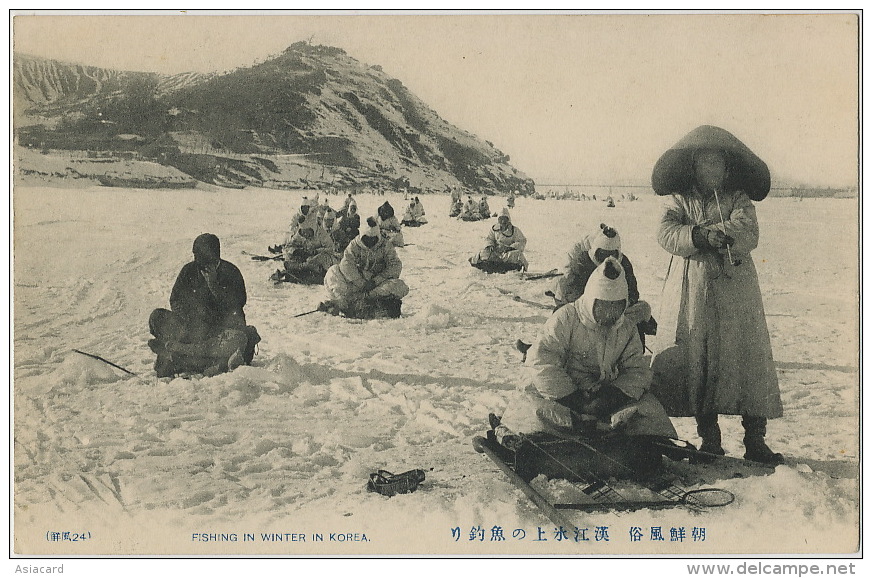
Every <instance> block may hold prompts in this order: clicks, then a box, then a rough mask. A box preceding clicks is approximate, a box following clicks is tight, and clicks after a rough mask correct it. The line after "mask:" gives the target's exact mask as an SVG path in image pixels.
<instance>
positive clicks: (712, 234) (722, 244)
mask: <svg viewBox="0 0 872 578" xmlns="http://www.w3.org/2000/svg"><path fill="white" fill-rule="evenodd" d="M705 238H706V242H707V243H708V245H709V247H711V248H712V249H726V248H727V246H732V245H733V243H735V242H736V240H735V239H733V238H732V237H730V236H729V235H727V234H726V233H724V232H723V231H719V230H718V229H709V230H708V231H706V235H705Z"/></svg>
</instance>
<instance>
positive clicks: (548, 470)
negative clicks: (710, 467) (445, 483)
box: [473, 414, 735, 528]
mask: <svg viewBox="0 0 872 578" xmlns="http://www.w3.org/2000/svg"><path fill="white" fill-rule="evenodd" d="M490 422H491V429H490V430H489V431H488V432H487V437H481V436H477V437H475V438H474V439H473V447H474V448H475V449H476V451H478V452H480V453H484V454H485V455H487V456H488V457H489V458H490V459H491V460H492V461H493V462H494V463H495V464H496V465H497V466H498V467H499V468H500V469H501V470H502V471H503V472H504V473H505V474H506V475H507V476H508V477H509V480H510V481H511V482H512V483H513V484H514V485H515V486H516V487H518V488H519V489H520V490H521V491H522V492H523V493H524V494H525V495H526V496H527V497H528V498H530V499H531V501H533V503H534V504H536V506H538V507H539V508H540V509H541V510H542V512H543V513H544V514H545V515H546V516H547V517H548V518H549V519H550V520H551V521H552V522H554V523H555V524H558V525H562V526H563V527H567V528H568V527H573V525H574V524H572V523H571V521H569V520H568V519H567V518H566V517H565V516H564V514H563V513H562V512H561V510H579V511H597V510H638V509H650V508H673V507H687V508H692V509H701V508H711V507H721V506H726V505H729V504H731V503H732V502H733V500H734V499H735V497H734V496H733V494H732V493H730V492H728V491H726V490H721V489H717V488H703V489H698V490H691V491H688V490H685V489H684V488H682V487H680V486H678V485H676V483H675V478H674V476H671V475H670V474H669V473H668V472H667V471H666V470H665V468H664V467H663V464H662V462H663V456H664V455H668V456H669V457H671V458H673V459H676V458H677V459H680V457H679V456H681V454H680V453H674V452H673V449H674V448H675V446H673V445H671V444H670V442H669V440H659V438H657V437H656V436H626V435H622V434H621V433H619V432H613V433H612V434H609V433H605V434H603V435H592V436H589V437H588V436H581V435H576V434H567V435H566V436H557V435H553V434H548V433H536V434H512V433H511V432H508V430H507V429H506V428H505V426H502V425H500V423H499V418H497V417H496V416H494V415H493V414H491V416H490ZM660 444H662V445H660ZM679 449H681V448H679ZM539 475H544V476H546V477H547V478H549V479H565V480H567V481H569V482H572V483H575V484H580V486H581V487H580V488H579V489H580V490H581V493H582V494H583V495H584V497H585V498H584V501H582V502H578V503H551V502H549V501H548V500H547V499H546V498H545V497H544V496H542V494H540V493H539V492H537V491H536V490H535V489H534V488H533V487H531V486H530V482H531V481H532V480H533V479H534V478H535V477H537V476H539ZM611 478H614V479H624V480H629V481H631V482H633V483H634V484H638V485H639V486H642V487H644V488H647V489H648V490H650V491H651V492H653V493H654V494H656V495H658V496H660V498H659V499H653V500H629V499H626V498H625V497H624V496H622V495H621V494H620V493H619V492H618V491H617V490H615V489H614V488H613V487H612V486H610V485H609V482H608V481H606V480H609V479H611Z"/></svg>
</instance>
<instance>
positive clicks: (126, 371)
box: [73, 349, 136, 375]
mask: <svg viewBox="0 0 872 578" xmlns="http://www.w3.org/2000/svg"><path fill="white" fill-rule="evenodd" d="M73 351H75V352H76V353H80V354H82V355H85V356H87V357H90V358H92V359H96V360H98V361H102V362H103V363H105V364H107V365H111V366H112V367H114V368H115V369H120V370H121V371H123V372H124V373H127V374H129V375H136V374H135V373H133V372H132V371H130V370H129V369H124V368H123V367H121V366H120V365H116V364H114V363H112V362H111V361H109V360H108V359H104V358H102V357H100V356H99V355H94V354H93V353H85V352H84V351H80V350H78V349H73Z"/></svg>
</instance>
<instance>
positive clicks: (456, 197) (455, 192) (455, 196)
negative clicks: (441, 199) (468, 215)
mask: <svg viewBox="0 0 872 578" xmlns="http://www.w3.org/2000/svg"><path fill="white" fill-rule="evenodd" d="M458 202H460V203H462V202H463V194H462V193H461V192H460V189H458V188H457V187H454V188H452V189H451V206H452V207H453V206H454V205H455V204H456V203H458Z"/></svg>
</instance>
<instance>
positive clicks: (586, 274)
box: [553, 224, 657, 347]
mask: <svg viewBox="0 0 872 578" xmlns="http://www.w3.org/2000/svg"><path fill="white" fill-rule="evenodd" d="M609 257H614V258H615V259H617V260H618V261H619V262H620V263H621V267H623V269H624V275H625V276H626V279H627V309H626V311H624V316H625V317H626V318H627V319H629V320H630V321H632V322H633V323H635V324H636V325H637V327H638V328H639V337H640V339H641V340H642V346H643V347H644V345H645V335H655V334H656V332H657V322H656V321H655V320H654V318H653V317H651V306H650V305H649V304H648V303H647V302H645V301H640V300H639V289H638V285H637V282H636V276H635V275H634V274H633V265H632V264H631V263H630V259H628V258H627V256H626V255H624V253H623V251H622V250H621V236H620V235H619V234H618V232H617V231H616V230H615V229H613V228H612V227H609V226H608V225H605V224H600V226H599V227H597V229H596V230H595V231H593V232H592V233H591V234H590V235H588V236H586V237H585V238H584V239H583V240H582V241H581V242H579V243H576V245H575V246H574V247H573V248H572V251H571V252H570V253H569V264H568V265H567V266H566V274H565V275H564V276H563V277H558V279H557V281H556V282H555V284H554V292H553V297H554V309H555V310H557V309H560V308H561V307H563V306H564V305H566V304H568V303H572V302H574V301H575V300H576V299H578V298H579V297H580V296H581V295H582V294H583V293H584V288H585V286H586V285H587V281H588V279H590V276H591V275H592V274H593V272H594V271H595V270H596V268H597V267H598V266H599V265H601V264H602V263H603V262H604V261H605V260H606V259H607V258H609Z"/></svg>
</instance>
